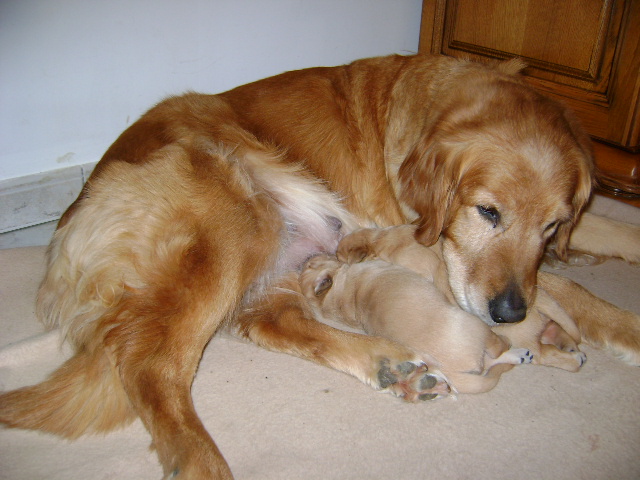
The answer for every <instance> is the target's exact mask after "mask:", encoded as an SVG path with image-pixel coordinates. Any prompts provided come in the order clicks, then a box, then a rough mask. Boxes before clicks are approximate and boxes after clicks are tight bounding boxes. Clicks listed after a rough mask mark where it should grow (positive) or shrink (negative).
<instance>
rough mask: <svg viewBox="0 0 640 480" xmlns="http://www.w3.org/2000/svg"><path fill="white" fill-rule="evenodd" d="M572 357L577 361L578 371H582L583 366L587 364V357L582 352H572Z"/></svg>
mask: <svg viewBox="0 0 640 480" xmlns="http://www.w3.org/2000/svg"><path fill="white" fill-rule="evenodd" d="M572 355H573V356H574V358H575V359H576V364H577V365H578V368H577V370H579V369H581V368H582V366H583V365H584V364H585V363H586V361H587V356H586V355H585V354H584V353H583V352H580V351H577V352H572Z"/></svg>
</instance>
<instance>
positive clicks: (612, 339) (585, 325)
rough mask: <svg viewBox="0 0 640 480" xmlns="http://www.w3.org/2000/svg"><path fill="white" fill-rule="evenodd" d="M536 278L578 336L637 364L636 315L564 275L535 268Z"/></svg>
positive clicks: (639, 323) (639, 335)
mask: <svg viewBox="0 0 640 480" xmlns="http://www.w3.org/2000/svg"><path fill="white" fill-rule="evenodd" d="M538 282H539V284H540V286H541V287H542V288H544V289H545V290H546V291H547V293H549V294H550V295H551V296H552V297H553V298H554V299H555V300H556V301H557V302H558V303H559V304H560V305H561V306H562V307H563V308H564V309H565V310H566V312H567V313H568V314H569V315H570V316H571V317H572V318H573V320H574V321H575V322H576V323H577V325H578V328H579V329H580V334H581V335H582V340H583V341H585V342H587V343H589V344H590V345H593V346H594V347H598V348H604V349H607V350H608V351H610V352H611V353H612V354H613V355H615V356H616V357H618V358H620V359H621V360H623V361H625V362H627V363H629V364H631V365H637V366H640V316H639V315H636V314H635V313H633V312H630V311H628V310H622V309H621V308H618V307H616V306H615V305H612V304H611V303H609V302H607V301H605V300H602V299H600V298H598V297H596V296H595V295H593V294H591V293H590V292H589V291H587V290H586V289H585V288H583V287H581V286H580V285H578V284H577V283H575V282H573V281H572V280H569V279H568V278H565V277H562V276H560V275H553V274H551V273H546V272H539V274H538Z"/></svg>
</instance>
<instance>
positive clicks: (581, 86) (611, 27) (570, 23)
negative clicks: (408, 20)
mask: <svg viewBox="0 0 640 480" xmlns="http://www.w3.org/2000/svg"><path fill="white" fill-rule="evenodd" d="M422 22H423V23H422V24H423V29H422V30H421V37H420V51H421V52H431V53H440V54H445V55H450V56H454V57H470V58H473V59H477V60H487V59H502V58H510V57H513V56H520V57H522V58H524V59H525V60H526V61H527V63H528V64H529V65H530V67H529V68H527V70H526V71H525V73H526V75H527V76H528V78H529V80H530V83H531V84H532V85H534V86H535V87H536V88H538V89H539V90H541V91H543V92H545V93H547V94H549V95H550V96H553V97H556V98H558V99H560V100H561V101H564V103H566V104H567V105H569V106H570V107H571V108H572V109H573V110H574V111H576V113H577V115H578V117H579V118H580V119H581V120H582V123H583V124H584V126H585V128H586V130H587V131H588V132H589V134H591V135H592V136H593V137H595V138H598V139H601V140H604V141H606V142H609V143H612V144H616V145H619V146H622V147H624V148H627V149H630V150H636V151H637V150H639V149H640V124H639V122H638V116H639V115H638V111H637V110H638V104H639V101H638V92H639V90H640V81H639V76H638V70H639V68H640V52H639V49H638V42H639V40H640V27H639V26H640V1H636V0H424V2H423V16H422Z"/></svg>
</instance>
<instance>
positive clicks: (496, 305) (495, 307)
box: [489, 285, 527, 323]
mask: <svg viewBox="0 0 640 480" xmlns="http://www.w3.org/2000/svg"><path fill="white" fill-rule="evenodd" d="M489 315H491V319H492V320H493V321H494V322H496V323H516V322H520V321H522V320H524V318H525V317H526V316H527V303H526V302H525V300H524V298H522V295H520V292H519V290H518V288H517V287H515V286H513V285H512V286H509V287H508V288H507V289H506V290H504V291H503V292H502V293H500V294H499V295H496V296H495V297H493V298H492V299H491V300H489Z"/></svg>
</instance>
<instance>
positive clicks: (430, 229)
mask: <svg viewBox="0 0 640 480" xmlns="http://www.w3.org/2000/svg"><path fill="white" fill-rule="evenodd" d="M451 161H452V158H451V155H450V152H447V151H446V149H445V148H443V147H442V146H441V145H440V144H439V142H438V141H437V139H436V138H434V136H433V135H422V136H421V138H420V140H418V142H417V143H416V145H415V146H414V147H413V149H412V150H411V152H410V153H409V155H408V156H407V158H406V159H405V160H404V162H403V163H402V165H401V166H400V170H399V172H398V179H399V180H400V185H401V194H400V195H401V200H402V201H403V202H405V203H407V204H408V205H409V206H410V207H411V208H413V210H415V211H416V213H417V214H418V215H419V219H418V229H417V230H416V240H418V241H419V242H420V243H422V244H423V245H427V246H429V245H433V244H435V243H436V242H437V241H438V238H439V237H440V233H441V232H442V230H443V229H444V227H445V225H446V221H447V213H448V210H449V207H450V205H451V201H452V200H453V196H454V194H455V189H456V185H457V179H456V178H454V176H455V175H454V172H453V171H454V169H453V168H452V165H451Z"/></svg>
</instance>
